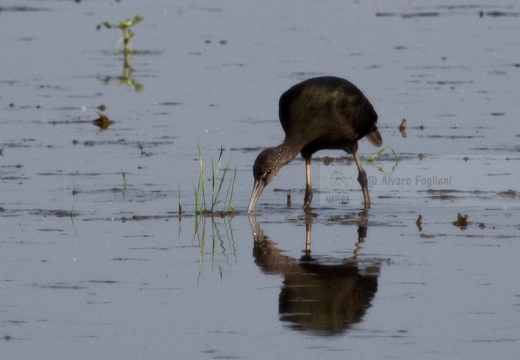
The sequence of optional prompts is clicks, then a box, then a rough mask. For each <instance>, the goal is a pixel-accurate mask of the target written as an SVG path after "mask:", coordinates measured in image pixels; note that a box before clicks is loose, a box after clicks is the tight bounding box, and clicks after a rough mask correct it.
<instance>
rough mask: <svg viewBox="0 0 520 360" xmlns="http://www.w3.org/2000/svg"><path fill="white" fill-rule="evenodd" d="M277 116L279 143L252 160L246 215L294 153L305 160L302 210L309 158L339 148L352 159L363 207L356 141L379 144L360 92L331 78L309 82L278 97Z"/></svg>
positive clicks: (364, 187) (369, 106)
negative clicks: (281, 133) (280, 133)
mask: <svg viewBox="0 0 520 360" xmlns="http://www.w3.org/2000/svg"><path fill="white" fill-rule="evenodd" d="M279 116H280V123H281V124H282V128H283V130H284V132H285V140H284V142H283V143H282V144H281V145H279V146H277V147H274V148H268V149H265V150H264V151H262V152H261V153H260V154H259V155H258V157H257V158H256V161H255V164H254V166H253V176H254V179H255V183H254V187H253V192H252V194H251V200H250V201H249V206H248V212H253V210H254V209H255V205H256V203H257V201H258V199H259V198H260V195H261V194H262V191H263V190H264V188H265V187H266V186H267V184H269V183H270V182H271V181H272V180H273V179H274V178H275V176H276V175H277V174H278V172H279V171H280V169H281V168H282V167H283V166H285V165H287V164H288V163H290V162H291V161H292V160H293V159H294V158H295V157H296V155H298V153H301V154H302V157H303V158H304V159H305V170H306V187H305V199H304V207H306V208H308V207H310V205H311V201H312V186H311V157H312V155H313V154H314V153H315V152H317V151H319V150H325V149H337V150H345V151H346V152H348V153H350V154H353V155H354V161H355V162H356V165H357V168H358V171H359V175H358V181H359V183H360V185H361V189H362V190H363V198H364V201H365V208H366V209H367V208H369V207H370V198H369V196H368V185H367V176H366V173H365V170H363V167H362V166H361V160H360V159H359V155H358V154H357V148H358V141H359V140H360V139H361V138H363V137H365V136H366V138H367V140H368V141H369V142H370V143H371V144H373V145H374V146H381V144H382V143H383V141H382V139H381V135H380V134H379V131H378V130H377V126H376V122H377V114H376V112H375V111H374V108H373V107H372V104H370V102H369V101H368V100H367V98H366V97H365V95H363V93H362V92H361V90H359V89H358V88H357V87H356V86H355V85H354V84H352V83H350V82H349V81H347V80H345V79H340V78H337V77H332V76H325V77H317V78H312V79H309V80H306V81H303V82H301V83H299V84H297V85H295V86H293V87H292V88H290V89H289V90H287V91H286V92H285V93H283V94H282V96H281V97H280V102H279Z"/></svg>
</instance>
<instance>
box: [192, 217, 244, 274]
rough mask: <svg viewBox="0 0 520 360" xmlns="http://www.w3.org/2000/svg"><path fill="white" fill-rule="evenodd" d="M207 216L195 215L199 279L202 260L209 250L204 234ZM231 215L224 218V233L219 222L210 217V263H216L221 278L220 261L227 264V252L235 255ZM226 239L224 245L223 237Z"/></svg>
mask: <svg viewBox="0 0 520 360" xmlns="http://www.w3.org/2000/svg"><path fill="white" fill-rule="evenodd" d="M207 218H208V217H206V216H205V217H201V218H200V217H198V216H196V217H195V235H194V236H196V237H197V238H198V240H199V247H200V255H199V279H200V278H201V277H202V273H203V269H204V260H205V255H206V252H207V251H208V252H209V249H207V247H209V246H210V244H208V243H207V241H206V240H207V239H206V236H207V235H208V234H207V233H206V228H207V227H206V219H207ZM232 219H233V218H232V217H227V218H226V219H224V220H223V221H224V229H225V235H223V234H222V233H221V231H220V230H221V228H220V226H221V224H219V223H218V222H217V221H216V218H215V217H211V264H212V265H215V264H216V265H217V267H218V272H219V274H220V277H221V278H222V261H225V262H226V263H227V264H229V253H231V254H232V255H233V257H235V256H236V249H235V243H234V239H233V228H232V227H231V220H232ZM225 238H227V239H228V242H229V244H228V247H229V249H228V248H227V246H226V243H225V241H224V239H225Z"/></svg>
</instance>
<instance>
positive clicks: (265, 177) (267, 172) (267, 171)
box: [262, 169, 271, 179]
mask: <svg viewBox="0 0 520 360" xmlns="http://www.w3.org/2000/svg"><path fill="white" fill-rule="evenodd" d="M270 173H271V170H269V169H267V170H266V171H264V173H263V174H262V179H267V177H268V176H269V174H270Z"/></svg>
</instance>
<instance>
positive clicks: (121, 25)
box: [96, 14, 144, 55]
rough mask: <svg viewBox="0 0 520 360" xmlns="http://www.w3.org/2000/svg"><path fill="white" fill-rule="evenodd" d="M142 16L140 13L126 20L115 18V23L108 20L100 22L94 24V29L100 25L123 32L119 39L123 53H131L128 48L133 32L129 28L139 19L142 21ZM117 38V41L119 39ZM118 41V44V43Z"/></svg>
mask: <svg viewBox="0 0 520 360" xmlns="http://www.w3.org/2000/svg"><path fill="white" fill-rule="evenodd" d="M143 19H144V17H143V15H141V14H137V15H136V16H135V17H134V18H133V19H128V20H121V19H116V21H117V22H116V23H111V22H108V21H105V22H102V23H101V24H98V25H97V26H96V29H97V30H99V29H101V28H102V27H105V28H107V29H120V30H121V31H122V32H123V36H122V37H121V39H122V40H123V53H124V54H125V55H128V54H132V53H133V51H132V50H131V49H130V42H131V40H132V38H133V37H134V33H133V31H132V29H131V27H132V26H134V25H137V24H139V23H140V22H141V21H143ZM121 39H120V40H119V42H120V41H121ZM119 42H118V45H119ZM115 53H116V55H117V54H118V53H119V48H118V46H116V51H115Z"/></svg>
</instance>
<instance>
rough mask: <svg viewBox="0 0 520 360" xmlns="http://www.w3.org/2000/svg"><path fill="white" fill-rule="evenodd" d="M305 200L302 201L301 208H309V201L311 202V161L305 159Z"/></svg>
mask: <svg viewBox="0 0 520 360" xmlns="http://www.w3.org/2000/svg"><path fill="white" fill-rule="evenodd" d="M305 174H306V176H305V178H306V183H305V198H304V200H303V207H304V208H309V207H311V201H312V184H311V181H312V180H311V159H310V158H308V159H307V158H305Z"/></svg>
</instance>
